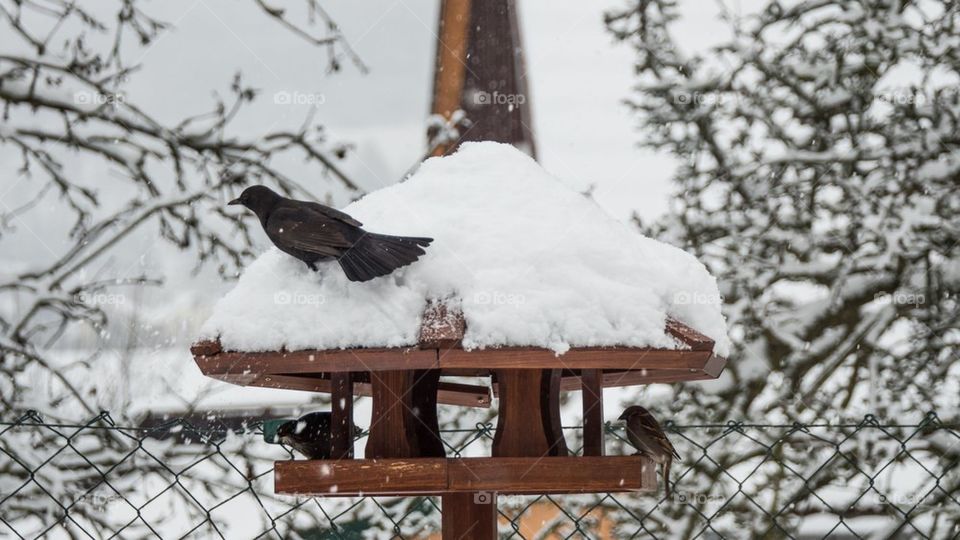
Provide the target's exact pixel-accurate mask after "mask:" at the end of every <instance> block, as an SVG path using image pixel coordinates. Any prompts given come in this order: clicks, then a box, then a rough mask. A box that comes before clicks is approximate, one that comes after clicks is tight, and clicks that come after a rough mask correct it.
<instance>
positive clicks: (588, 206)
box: [202, 142, 729, 355]
mask: <svg viewBox="0 0 960 540" xmlns="http://www.w3.org/2000/svg"><path fill="white" fill-rule="evenodd" d="M344 210H345V211H346V212H347V213H349V214H350V215H352V216H353V217H355V218H357V219H358V220H360V221H361V222H363V226H364V228H365V229H366V230H368V231H372V232H379V233H386V234H398V235H405V236H429V237H432V238H434V239H435V240H434V242H433V244H432V245H431V246H430V247H429V248H427V253H426V255H425V256H423V257H421V258H420V260H419V261H417V262H415V263H413V264H412V265H410V266H407V267H405V268H402V269H400V270H398V271H396V272H394V273H393V274H391V275H389V276H385V277H381V278H376V279H374V280H372V281H368V282H365V283H353V282H350V281H348V280H347V279H346V277H345V276H344V275H343V272H342V271H341V270H340V267H339V265H338V264H337V263H336V262H330V263H322V264H321V265H320V266H321V268H320V271H319V272H313V271H311V270H309V269H308V268H307V267H306V265H304V264H303V263H302V262H300V261H299V260H297V259H295V258H293V257H290V256H288V255H286V254H284V253H282V252H280V251H279V250H277V249H275V248H273V249H270V250H269V251H267V252H266V253H264V254H263V255H261V256H260V258H258V259H257V260H256V261H255V262H253V263H252V264H251V265H250V267H249V268H247V269H246V271H245V272H244V273H243V275H242V276H241V277H240V279H239V281H238V283H237V286H236V287H235V288H234V289H233V290H232V291H230V292H229V293H228V294H227V295H226V296H224V298H223V299H221V300H220V301H219V302H218V304H217V305H216V307H215V309H214V312H213V315H212V316H211V317H210V319H209V320H208V321H207V322H206V324H205V325H204V327H203V330H202V334H203V336H202V337H203V338H215V337H219V338H220V341H221V343H222V345H223V347H224V348H225V349H227V350H240V351H267V350H278V349H281V348H286V349H287V350H300V349H336V348H348V347H395V346H403V345H413V344H415V343H416V342H417V336H418V331H419V328H420V322H421V315H422V313H423V310H424V307H425V304H426V302H427V300H429V299H450V298H453V299H456V300H455V301H457V302H461V306H462V310H463V314H464V317H465V319H466V322H467V330H466V335H465V336H464V340H463V346H464V347H465V348H478V347H493V346H502V345H512V346H540V347H548V348H551V349H553V350H554V351H556V352H558V353H562V352H565V351H566V350H567V349H568V348H569V347H576V346H600V345H622V346H633V347H644V346H649V347H662V348H678V347H679V346H680V345H678V343H677V342H676V341H675V340H674V339H672V338H671V337H669V336H668V335H665V334H664V324H665V320H666V317H667V315H668V314H669V315H672V316H674V317H676V318H677V319H679V320H681V321H683V322H685V323H686V324H688V325H690V326H692V327H694V328H696V329H697V330H699V331H700V332H702V333H704V334H706V335H707V336H710V337H711V338H713V339H714V340H715V341H716V343H717V345H716V347H715V352H716V353H717V354H720V355H726V354H727V353H728V350H729V340H728V338H727V335H726V324H725V321H724V318H723V316H722V315H721V313H720V302H719V301H718V300H719V298H720V296H719V293H718V290H717V285H716V281H715V280H714V278H713V277H712V276H710V274H709V273H708V272H707V270H706V268H705V267H704V266H703V265H702V264H701V263H700V262H699V261H697V260H696V259H695V258H694V257H693V256H691V255H689V254H687V253H685V252H684V251H682V250H680V249H677V248H675V247H673V246H670V245H667V244H663V243H661V242H657V241H655V240H651V239H649V238H646V237H644V236H642V235H640V234H638V233H637V232H636V231H635V230H633V229H632V228H631V227H629V226H627V225H625V224H623V223H620V222H618V221H616V220H614V219H613V218H611V217H610V216H608V215H607V214H606V213H605V212H604V211H603V210H602V209H601V208H600V207H599V206H597V204H596V203H595V202H593V201H592V200H591V199H589V198H588V197H585V196H584V195H582V194H580V193H577V192H575V191H572V190H570V189H568V188H567V187H565V186H564V185H563V184H562V183H560V181H558V180H557V179H555V178H554V177H552V176H551V175H550V174H549V173H547V172H546V171H544V170H543V169H542V168H541V167H540V165H538V164H537V163H536V162H535V161H533V160H532V159H531V158H529V157H528V156H526V155H525V154H523V153H521V152H519V151H518V150H516V149H514V148H513V147H511V146H509V145H504V144H498V143H492V142H484V143H470V144H464V145H463V146H462V147H461V149H460V150H459V151H458V152H457V153H455V154H453V155H451V156H448V157H442V158H433V159H429V160H427V161H426V162H424V163H423V164H422V166H421V167H420V169H419V170H418V171H417V173H416V174H414V175H413V176H412V177H410V178H409V179H407V181H405V182H403V183H400V184H397V185H393V186H390V187H387V188H384V189H381V190H379V191H376V192H374V193H371V194H369V195H367V196H365V197H364V198H362V199H360V200H359V201H356V202H355V203H353V204H351V205H350V206H348V207H347V208H345V209H344Z"/></svg>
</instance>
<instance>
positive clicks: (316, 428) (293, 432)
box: [277, 412, 330, 459]
mask: <svg viewBox="0 0 960 540" xmlns="http://www.w3.org/2000/svg"><path fill="white" fill-rule="evenodd" d="M277 440H279V441H280V442H282V443H283V444H285V445H287V446H289V447H291V448H293V449H294V450H296V451H297V452H300V453H301V454H303V455H304V457H306V458H307V459H330V413H329V412H314V413H310V414H305V415H303V416H301V417H300V418H298V419H296V420H290V421H289V422H284V423H282V424H280V427H278V428H277Z"/></svg>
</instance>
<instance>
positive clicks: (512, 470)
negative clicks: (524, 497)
mask: <svg viewBox="0 0 960 540" xmlns="http://www.w3.org/2000/svg"><path fill="white" fill-rule="evenodd" d="M447 474H448V476H449V479H450V480H449V486H448V488H449V489H450V490H451V491H496V492H499V493H517V494H540V493H603V492H624V491H655V490H656V489H657V478H656V469H655V465H654V463H653V462H652V461H650V460H649V459H647V458H645V457H642V456H602V457H601V456H582V457H580V456H574V457H547V458H542V459H535V458H514V457H495V458H463V459H451V460H449V462H448V469H447Z"/></svg>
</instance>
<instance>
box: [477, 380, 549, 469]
mask: <svg viewBox="0 0 960 540" xmlns="http://www.w3.org/2000/svg"><path fill="white" fill-rule="evenodd" d="M497 385H498V387H499V394H500V410H499V411H498V415H497V432H496V435H494V438H493V455H494V457H504V456H509V457H543V456H558V455H567V445H566V441H565V440H564V438H563V432H562V431H561V429H560V371H559V370H552V369H499V370H497Z"/></svg>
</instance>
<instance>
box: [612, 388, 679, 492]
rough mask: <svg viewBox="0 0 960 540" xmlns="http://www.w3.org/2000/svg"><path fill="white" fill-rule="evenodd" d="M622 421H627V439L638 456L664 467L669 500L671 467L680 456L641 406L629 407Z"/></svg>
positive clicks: (658, 425) (665, 487) (653, 419)
mask: <svg viewBox="0 0 960 540" xmlns="http://www.w3.org/2000/svg"><path fill="white" fill-rule="evenodd" d="M620 420H626V421H627V439H629V440H630V444H632V445H633V446H634V447H635V448H636V449H637V454H640V455H641V456H646V457H648V458H650V459H652V460H653V461H654V462H656V463H659V464H660V465H661V466H663V486H664V489H665V491H666V495H667V498H670V465H671V464H672V463H673V459H674V458H676V459H677V460H680V454H678V453H677V450H676V449H675V448H674V447H673V445H672V444H671V443H670V439H668V438H667V435H666V434H665V433H664V432H663V428H662V427H660V422H657V419H656V418H654V417H653V415H652V414H650V411H648V410H646V409H644V408H643V407H641V406H639V405H633V406H631V407H627V408H626V410H624V411H623V414H621V415H620Z"/></svg>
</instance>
